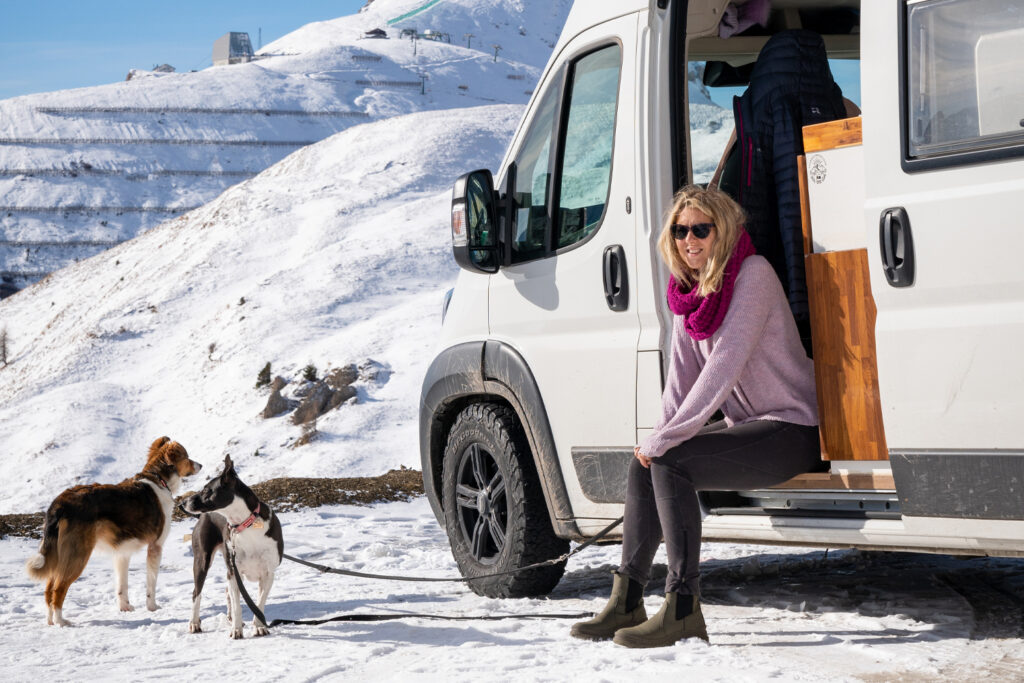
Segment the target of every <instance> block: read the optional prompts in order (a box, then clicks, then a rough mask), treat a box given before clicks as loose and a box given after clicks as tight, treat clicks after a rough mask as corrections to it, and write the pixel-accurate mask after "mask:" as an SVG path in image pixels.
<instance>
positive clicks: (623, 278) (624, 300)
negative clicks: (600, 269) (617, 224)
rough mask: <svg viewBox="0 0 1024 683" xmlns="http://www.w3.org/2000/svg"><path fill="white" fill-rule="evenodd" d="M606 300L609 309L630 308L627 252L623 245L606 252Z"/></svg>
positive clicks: (607, 248) (608, 249)
mask: <svg viewBox="0 0 1024 683" xmlns="http://www.w3.org/2000/svg"><path fill="white" fill-rule="evenodd" d="M604 298H605V301H607V302H608V308H610V309H612V310H613V311H624V310H626V309H627V308H629V277H628V275H627V273H626V251H625V250H624V249H623V248H622V245H621V244H613V245H612V246H610V247H605V250H604Z"/></svg>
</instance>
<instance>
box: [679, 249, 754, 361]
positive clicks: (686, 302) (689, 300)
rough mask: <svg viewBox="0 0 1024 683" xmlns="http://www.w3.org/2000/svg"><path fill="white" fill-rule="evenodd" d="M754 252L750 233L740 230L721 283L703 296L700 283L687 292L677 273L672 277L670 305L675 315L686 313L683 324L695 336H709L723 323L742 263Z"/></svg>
mask: <svg viewBox="0 0 1024 683" xmlns="http://www.w3.org/2000/svg"><path fill="white" fill-rule="evenodd" d="M754 253H755V252H754V243H753V242H751V241H750V235H748V234H747V231H746V230H741V231H740V238H739V240H737V241H736V247H735V248H734V249H733V251H732V255H731V256H730V257H729V262H728V263H726V264H725V272H724V273H723V274H722V286H721V288H720V289H719V290H718V291H717V292H715V293H714V294H711V295H710V296H706V297H703V296H700V295H699V294H697V285H698V284H699V283H694V285H693V287H692V288H691V289H690V291H688V292H684V291H683V288H682V287H681V286H680V285H679V283H678V282H676V278H675V277H674V276H673V277H670V278H669V283H668V307H669V308H670V309H672V312H673V313H675V314H676V315H681V316H685V317H686V320H685V322H684V323H683V327H684V328H685V329H686V331H687V332H688V333H689V335H690V336H691V337H693V338H694V339H695V340H697V341H701V340H702V339H707V338H708V337H710V336H711V335H713V334H714V333H715V332H716V331H717V330H718V328H719V327H720V326H721V324H722V321H723V320H725V314H726V312H728V310H729V302H730V301H732V292H733V288H734V287H735V286H736V276H737V275H739V272H740V266H741V265H742V264H743V260H744V259H745V258H747V257H748V256H750V255H752V254H754Z"/></svg>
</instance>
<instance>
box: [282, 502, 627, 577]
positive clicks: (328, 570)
mask: <svg viewBox="0 0 1024 683" xmlns="http://www.w3.org/2000/svg"><path fill="white" fill-rule="evenodd" d="M620 524H622V517H619V518H618V519H617V520H615V521H614V522H612V523H611V524H609V525H608V526H606V527H605V528H603V529H601V530H600V531H598V532H597V533H596V534H595V535H593V536H591V537H590V538H588V539H587V540H586V541H584V542H583V543H580V544H579V545H578V546H576V547H575V548H573V549H572V550H570V551H569V552H567V553H564V554H563V555H559V556H558V557H555V558H552V559H550V560H544V561H543V562H535V563H533V564H528V565H526V566H525V567H518V568H516V569H509V570H507V571H503V572H492V573H490V574H480V575H479V576H459V577H454V578H449V577H441V578H436V577H431V576H394V575H389V574H367V573H365V572H357V571H353V570H351V569H337V568H335V567H327V566H325V565H322V564H316V563H315V562H309V561H308V560H303V559H300V558H298V557H293V556H291V555H288V554H285V555H284V558H285V559H286V560H291V561H292V562H297V563H298V564H302V565H305V566H307V567H312V568H313V569H316V570H317V571H319V572H320V573H321V574H343V575H345V576H358V577H359V578H362V579H383V580H385V581H455V582H464V583H468V582H470V581H478V580H480V579H489V578H491V577H494V576H506V575H508V574H518V573H520V572H525V571H527V570H530V569H538V568H540V567H550V566H551V565H554V564H560V563H562V562H565V561H567V560H568V559H569V558H570V557H572V556H573V555H575V554H577V553H578V552H580V551H581V550H583V549H584V548H586V547H587V546H589V545H593V544H594V543H597V542H598V541H600V540H601V539H602V538H604V537H605V536H607V535H608V534H610V533H611V532H612V530H613V529H615V527H617V526H619V525H620Z"/></svg>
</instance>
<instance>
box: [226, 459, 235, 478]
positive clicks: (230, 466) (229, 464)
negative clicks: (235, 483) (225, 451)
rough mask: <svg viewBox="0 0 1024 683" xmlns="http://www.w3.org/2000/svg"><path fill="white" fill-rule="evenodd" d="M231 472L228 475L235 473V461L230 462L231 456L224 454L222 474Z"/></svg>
mask: <svg viewBox="0 0 1024 683" xmlns="http://www.w3.org/2000/svg"><path fill="white" fill-rule="evenodd" d="M229 472H230V473H231V474H230V476H234V475H235V463H233V462H231V456H230V455H225V456H224V474H228V473H229Z"/></svg>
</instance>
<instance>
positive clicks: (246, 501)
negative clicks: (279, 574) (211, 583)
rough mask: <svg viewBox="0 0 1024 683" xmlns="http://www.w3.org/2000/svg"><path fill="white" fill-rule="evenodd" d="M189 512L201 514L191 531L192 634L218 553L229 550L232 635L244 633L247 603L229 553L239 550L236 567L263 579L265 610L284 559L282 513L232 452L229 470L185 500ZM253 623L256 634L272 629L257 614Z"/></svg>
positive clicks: (248, 576) (261, 596)
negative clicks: (256, 489)
mask: <svg viewBox="0 0 1024 683" xmlns="http://www.w3.org/2000/svg"><path fill="white" fill-rule="evenodd" d="M182 505H183V506H184V508H185V510H187V511H188V512H191V513H202V514H201V516H200V517H199V521H198V522H196V526H195V528H194V529H193V530H192V556H193V564H192V569H193V578H194V580H195V587H194V588H193V590H192V619H191V620H190V621H189V622H188V630H189V632H190V633H199V632H201V631H202V628H201V627H200V624H199V602H200V598H201V594H202V591H203V583H205V581H206V574H207V572H209V571H210V563H211V561H212V560H213V555H214V553H215V552H217V551H218V550H220V551H221V554H223V555H224V560H225V563H226V564H227V568H228V590H227V594H228V615H229V616H230V618H231V637H232V638H241V637H242V605H241V602H240V600H239V598H240V595H239V592H238V581H239V580H240V579H239V577H237V576H235V574H234V572H232V571H231V562H230V560H228V553H234V556H235V566H236V567H237V568H238V572H239V573H240V574H241V575H242V577H244V578H246V579H248V580H249V581H258V582H259V587H260V594H259V599H258V602H259V608H260V611H261V612H262V611H263V607H264V605H266V603H267V595H268V594H269V593H270V587H271V586H272V585H273V583H274V570H276V569H277V567H278V565H280V564H281V556H282V554H283V553H284V539H283V536H282V534H281V522H280V521H278V519H277V515H275V514H274V512H273V511H272V510H271V509H270V507H269V506H267V504H266V503H263V502H261V501H260V499H259V498H257V497H256V494H255V493H253V492H252V489H250V488H249V487H248V486H246V485H245V484H243V483H242V482H241V480H239V478H238V475H237V474H236V473H235V465H234V463H232V462H231V457H230V456H226V457H225V458H224V470H223V471H222V472H221V473H220V474H218V475H217V476H216V477H214V478H213V479H211V480H210V481H209V482H208V483H207V484H206V486H204V487H203V490H202V491H200V492H199V493H197V494H195V495H194V496H189V497H188V498H186V499H185V501H184V502H183V504H182ZM252 626H253V629H254V630H255V634H256V635H257V636H265V635H267V633H268V632H269V631H268V630H267V625H266V624H265V623H263V622H261V621H260V620H259V617H256V616H254V617H253V620H252Z"/></svg>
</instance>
